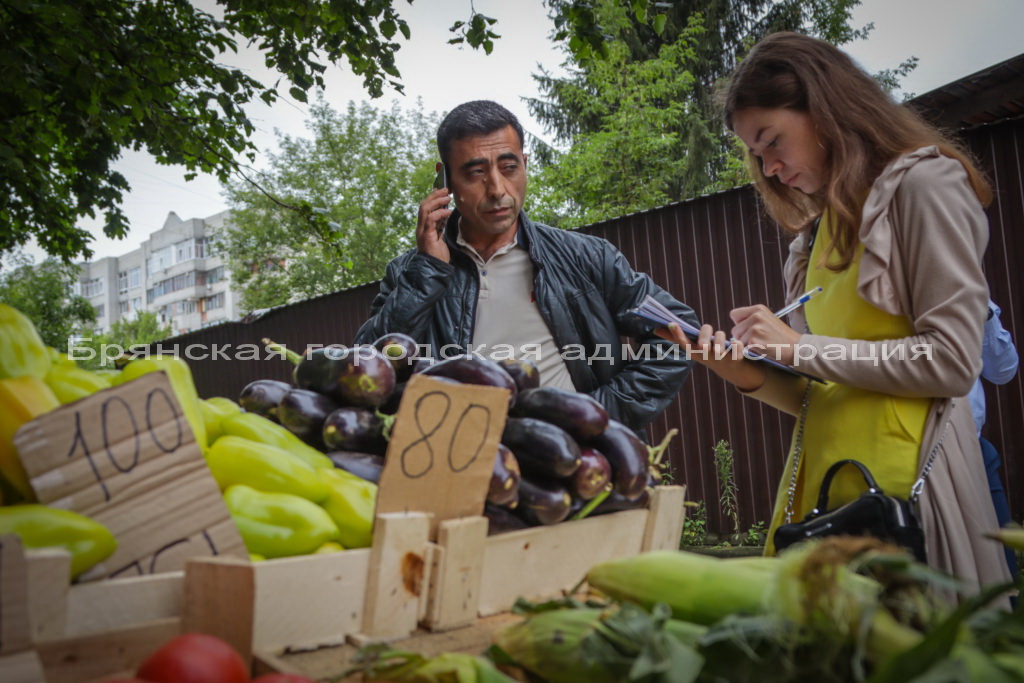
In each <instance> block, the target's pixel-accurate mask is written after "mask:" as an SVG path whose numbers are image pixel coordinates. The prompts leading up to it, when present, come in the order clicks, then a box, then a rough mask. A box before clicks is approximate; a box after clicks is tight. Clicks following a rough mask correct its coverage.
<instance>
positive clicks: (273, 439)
mask: <svg viewBox="0 0 1024 683" xmlns="http://www.w3.org/2000/svg"><path fill="white" fill-rule="evenodd" d="M210 400H213V399H210ZM220 428H221V431H222V432H223V433H224V434H231V435H232V436H240V437H242V438H245V439H250V440H252V441H258V442H260V443H265V444H270V445H271V446H277V447H278V448H280V449H281V450H283V451H287V452H289V453H291V454H292V455H294V456H297V457H299V458H300V459H302V460H303V461H305V463H306V464H307V465H309V466H310V467H334V464H333V463H332V462H331V459H330V458H328V457H327V456H326V455H324V454H323V453H321V452H320V451H318V450H317V449H315V448H313V447H312V446H310V445H309V444H307V443H306V442H305V441H303V440H302V439H300V438H299V437H297V436H295V435H294V434H292V433H291V432H290V431H288V429H287V428H285V427H282V426H281V425H279V424H277V423H276V422H273V421H272V420H268V419H267V418H265V417H263V416H262V415H257V414H256V413H238V414H237V415H230V416H228V417H226V418H224V419H223V420H221V423H220Z"/></svg>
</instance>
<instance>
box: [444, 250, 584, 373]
mask: <svg viewBox="0 0 1024 683" xmlns="http://www.w3.org/2000/svg"><path fill="white" fill-rule="evenodd" d="M456 243H457V244H458V245H459V247H460V248H461V249H462V251H464V252H465V253H466V254H467V255H469V257H470V258H471V259H473V263H475V264H476V267H477V272H478V274H479V276H480V293H479V295H478V296H477V303H476V322H475V325H474V328H473V350H474V351H476V350H477V349H479V353H480V355H482V356H486V357H488V358H495V359H500V358H508V357H509V356H510V355H511V356H512V357H514V358H522V357H523V356H524V355H525V353H526V350H525V349H528V348H531V347H532V348H536V345H538V344H539V345H540V358H537V357H536V356H535V355H534V356H530V360H532V361H533V362H535V363H536V364H537V369H538V370H539V372H540V383H541V385H542V386H554V387H558V388H560V389H566V390H569V391H575V387H574V386H573V384H572V379H571V378H570V377H569V370H568V369H567V368H566V367H565V361H564V360H562V356H561V354H560V353H559V350H558V347H557V346H555V340H554V338H553V337H552V336H551V330H549V329H548V326H547V323H545V322H544V319H543V318H542V317H541V315H540V311H539V310H537V304H536V303H535V302H534V296H533V262H532V261H531V260H530V255H529V254H528V253H527V251H526V249H524V248H522V247H521V246H519V240H518V237H517V239H516V240H515V241H513V242H512V243H510V244H506V245H505V246H503V247H501V248H500V249H498V251H496V252H494V254H493V255H492V256H491V258H489V259H488V260H486V261H484V260H483V258H481V257H480V254H479V253H478V252H477V250H476V249H474V248H473V247H472V246H470V245H469V243H468V242H466V241H465V240H464V239H463V237H462V231H461V230H460V231H459V234H458V236H457V237H456ZM509 347H511V349H510V348H509Z"/></svg>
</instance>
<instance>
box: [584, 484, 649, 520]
mask: <svg viewBox="0 0 1024 683" xmlns="http://www.w3.org/2000/svg"><path fill="white" fill-rule="evenodd" d="M650 502H651V495H650V493H649V492H648V490H647V489H644V490H643V491H642V492H641V493H640V495H639V496H637V497H636V498H633V499H629V498H626V497H625V496H624V495H622V494H621V493H618V492H616V491H612V492H611V493H609V494H608V497H607V498H605V499H604V500H602V501H601V502H600V503H598V504H597V507H596V508H594V511H593V512H591V513H590V514H592V515H603V514H607V513H609V512H621V511H622V510H642V509H643V508H646V507H647V506H648V504H649V503H650Z"/></svg>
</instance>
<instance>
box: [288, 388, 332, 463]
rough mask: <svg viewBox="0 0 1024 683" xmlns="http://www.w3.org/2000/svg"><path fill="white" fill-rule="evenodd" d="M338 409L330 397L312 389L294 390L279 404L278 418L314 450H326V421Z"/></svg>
mask: <svg viewBox="0 0 1024 683" xmlns="http://www.w3.org/2000/svg"><path fill="white" fill-rule="evenodd" d="M337 409H338V404H337V403H335V402H334V401H333V400H331V399H330V398H329V397H327V396H324V395H323V394H319V393H317V392H315V391H313V390H311V389H292V390H290V391H289V392H288V393H286V394H285V395H284V396H283V397H282V398H281V402H280V403H278V404H277V417H278V419H279V420H280V421H281V424H283V425H284V426H285V427H287V428H288V431H290V432H291V433H293V434H295V435H296V436H298V437H299V438H300V439H302V440H303V441H305V442H306V443H308V444H309V445H310V446H312V447H313V448H318V449H320V450H323V449H324V442H323V430H324V420H326V419H327V416H328V415H330V414H331V413H333V412H334V411H335V410H337Z"/></svg>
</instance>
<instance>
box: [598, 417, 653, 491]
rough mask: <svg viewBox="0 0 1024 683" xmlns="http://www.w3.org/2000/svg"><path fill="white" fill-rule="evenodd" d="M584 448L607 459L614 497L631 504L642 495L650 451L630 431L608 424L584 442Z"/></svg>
mask: <svg viewBox="0 0 1024 683" xmlns="http://www.w3.org/2000/svg"><path fill="white" fill-rule="evenodd" d="M587 445H588V446H593V447H594V448H596V449H597V450H599V451H601V454H602V455H604V457H605V458H607V460H608V464H609V465H611V467H612V487H613V489H614V490H615V491H616V492H617V493H620V494H621V495H623V496H625V497H626V498H628V499H630V500H633V499H635V498H636V497H637V496H639V495H640V494H642V493H643V492H644V490H645V489H646V487H647V477H648V469H649V465H650V456H649V453H650V451H648V449H647V444H645V443H644V442H643V441H641V440H640V439H639V438H638V437H637V435H636V434H634V433H633V430H632V429H630V428H629V427H627V426H626V425H624V424H622V423H621V422H617V421H616V420H609V421H608V426H607V427H606V428H605V430H604V432H602V433H601V434H600V435H599V436H597V437H595V438H593V439H591V440H590V441H588V442H587Z"/></svg>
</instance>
